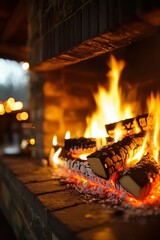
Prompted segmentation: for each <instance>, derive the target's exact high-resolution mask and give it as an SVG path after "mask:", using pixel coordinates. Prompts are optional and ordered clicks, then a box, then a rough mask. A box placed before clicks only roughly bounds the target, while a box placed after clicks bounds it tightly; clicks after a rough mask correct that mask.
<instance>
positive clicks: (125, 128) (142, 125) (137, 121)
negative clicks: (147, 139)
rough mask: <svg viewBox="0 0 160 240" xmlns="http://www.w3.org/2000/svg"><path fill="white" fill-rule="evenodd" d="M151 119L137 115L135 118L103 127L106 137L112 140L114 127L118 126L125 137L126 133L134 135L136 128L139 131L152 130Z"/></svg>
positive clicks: (147, 116)
mask: <svg viewBox="0 0 160 240" xmlns="http://www.w3.org/2000/svg"><path fill="white" fill-rule="evenodd" d="M152 122H153V117H152V116H151V115H149V114H143V115H139V116H137V117H135V118H129V119H125V120H122V121H119V122H115V123H111V124H107V125H105V127H106V131H107V133H108V135H109V136H110V137H112V138H114V131H115V129H116V126H117V125H119V126H120V128H121V130H122V132H123V135H124V136H125V135H126V134H128V133H134V132H135V129H136V128H137V127H138V128H139V129H140V130H141V131H146V130H148V129H149V130H151V129H152V127H153V126H152V125H153V124H152Z"/></svg>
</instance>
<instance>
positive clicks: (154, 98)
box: [147, 93, 160, 162]
mask: <svg viewBox="0 0 160 240" xmlns="http://www.w3.org/2000/svg"><path fill="white" fill-rule="evenodd" d="M147 105H148V112H149V114H150V115H152V119H153V122H152V123H153V132H152V139H153V152H152V154H153V156H154V158H155V160H156V161H157V162H158V160H159V152H160V94H157V95H154V94H153V93H151V96H150V97H149V98H148V100H147Z"/></svg>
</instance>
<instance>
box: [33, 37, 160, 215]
mask: <svg viewBox="0 0 160 240" xmlns="http://www.w3.org/2000/svg"><path fill="white" fill-rule="evenodd" d="M159 39H160V34H159V33H156V34H154V35H152V36H151V37H148V38H146V39H143V40H141V41H139V42H137V43H134V44H132V45H130V46H127V47H123V48H120V49H118V50H115V51H113V52H111V53H108V54H104V55H101V56H98V57H96V58H94V59H90V60H86V61H84V62H81V63H78V64H74V65H71V66H68V67H65V68H62V69H59V70H56V71H46V72H44V74H43V78H42V81H40V82H39V85H40V84H41V86H42V88H41V89H42V94H43V121H42V132H41V133H39V135H38V136H40V134H41V137H42V142H43V147H44V148H43V149H44V153H43V154H44V155H43V154H42V148H41V149H40V151H41V152H40V154H41V158H46V159H48V160H49V165H51V166H52V167H53V169H54V171H56V172H57V174H58V175H59V176H61V178H62V179H61V180H62V181H64V178H65V181H66V183H67V184H69V185H72V186H73V187H74V188H75V189H77V190H78V191H79V192H80V193H84V194H85V195H86V196H88V195H90V197H91V196H92V198H95V196H97V197H98V199H99V201H101V202H103V203H107V204H111V205H112V204H115V205H116V203H118V206H121V207H122V208H123V209H125V208H128V207H129V208H132V209H133V211H132V215H133V212H134V207H138V208H139V209H142V208H143V209H144V208H145V209H147V208H149V206H150V204H152V205H154V206H155V208H154V207H153V208H152V211H150V212H152V213H153V212H154V213H157V212H158V211H159V202H158V198H159V164H158V161H159V125H158V124H159V114H160V113H159V101H160V96H159V93H160V88H159V78H160V71H159V66H158V62H159V61H158V60H159V44H158V42H159ZM118 81H119V82H118ZM100 86H101V87H100ZM98 91H99V93H98ZM103 95H105V97H104V98H103V99H102V101H101V102H100V98H101V97H102V96H103ZM106 95H107V96H106ZM108 97H109V99H108ZM96 100H97V102H96ZM110 101H111V102H110ZM149 101H150V102H149ZM151 101H152V102H151ZM98 105H99V106H100V108H101V107H102V106H103V105H104V106H103V107H104V109H103V110H102V109H101V111H104V110H109V111H108V112H107V114H108V119H105V118H104V113H102V115H100V118H101V120H104V121H103V122H102V125H103V130H104V132H103V133H102V132H101V129H98V134H99V135H95V133H96V128H97V126H96V125H94V124H93V123H95V122H94V120H95V121H96V120H97V119H96V118H95V119H92V124H91V123H90V130H91V128H93V129H92V130H93V133H91V132H90V130H89V132H86V128H87V121H88V119H89V117H91V116H92V117H93V114H94V113H95V112H96V110H97V106H98ZM40 107H41V106H40ZM118 108H119V109H118ZM117 109H118V111H120V110H121V111H120V112H118V113H117V112H116V114H118V115H116V116H112V115H113V114H112V113H115V111H117ZM98 114H99V113H97V115H98ZM157 116H158V117H157ZM96 117H97V116H96ZM156 119H158V120H156ZM115 122H116V123H117V122H118V124H115ZM153 122H154V123H153ZM119 124H120V125H119ZM35 125H36V124H35ZM116 125H117V126H118V125H119V126H118V128H120V133H119V129H118V132H117V133H118V134H116V131H115V126H116ZM155 129H156V131H155V133H154V134H153V132H154V130H155ZM68 131H69V132H70V136H69V137H65V134H66V132H68ZM146 132H147V134H146ZM148 132H149V136H148ZM52 138H53V142H52ZM55 139H56V141H55ZM151 139H152V140H151ZM155 139H156V146H153V145H154V141H155ZM150 141H152V143H151V144H149V142H150ZM148 144H149V145H150V146H149V147H148ZM154 148H156V149H154ZM36 150H37V149H36ZM55 169H56V170H55ZM106 196H109V197H106ZM142 212H143V211H140V214H141V213H142ZM146 214H149V213H148V212H147V211H146Z"/></svg>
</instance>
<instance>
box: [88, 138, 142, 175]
mask: <svg viewBox="0 0 160 240" xmlns="http://www.w3.org/2000/svg"><path fill="white" fill-rule="evenodd" d="M143 140H144V133H138V134H132V135H130V136H127V137H125V138H123V139H122V140H121V141H118V142H116V143H113V144H112V145H109V146H106V147H103V148H101V149H100V150H98V151H96V152H95V153H93V154H91V155H89V156H88V157H87V160H88V162H89V164H90V167H91V169H92V170H93V172H94V173H95V174H97V175H98V176H100V177H102V178H105V179H109V178H110V177H111V176H112V175H113V173H114V172H116V171H118V170H119V169H120V168H121V167H122V166H124V164H125V163H126V161H127V160H128V159H129V158H132V157H134V156H135V154H136V153H137V152H138V151H139V149H140V148H141V146H142V144H143Z"/></svg>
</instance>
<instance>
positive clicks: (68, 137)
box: [65, 131, 71, 139]
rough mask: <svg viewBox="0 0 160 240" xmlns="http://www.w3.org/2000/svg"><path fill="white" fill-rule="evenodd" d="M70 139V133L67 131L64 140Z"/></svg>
mask: <svg viewBox="0 0 160 240" xmlns="http://www.w3.org/2000/svg"><path fill="white" fill-rule="evenodd" d="M70 137H71V134H70V131H67V132H66V134H65V139H70Z"/></svg>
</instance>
